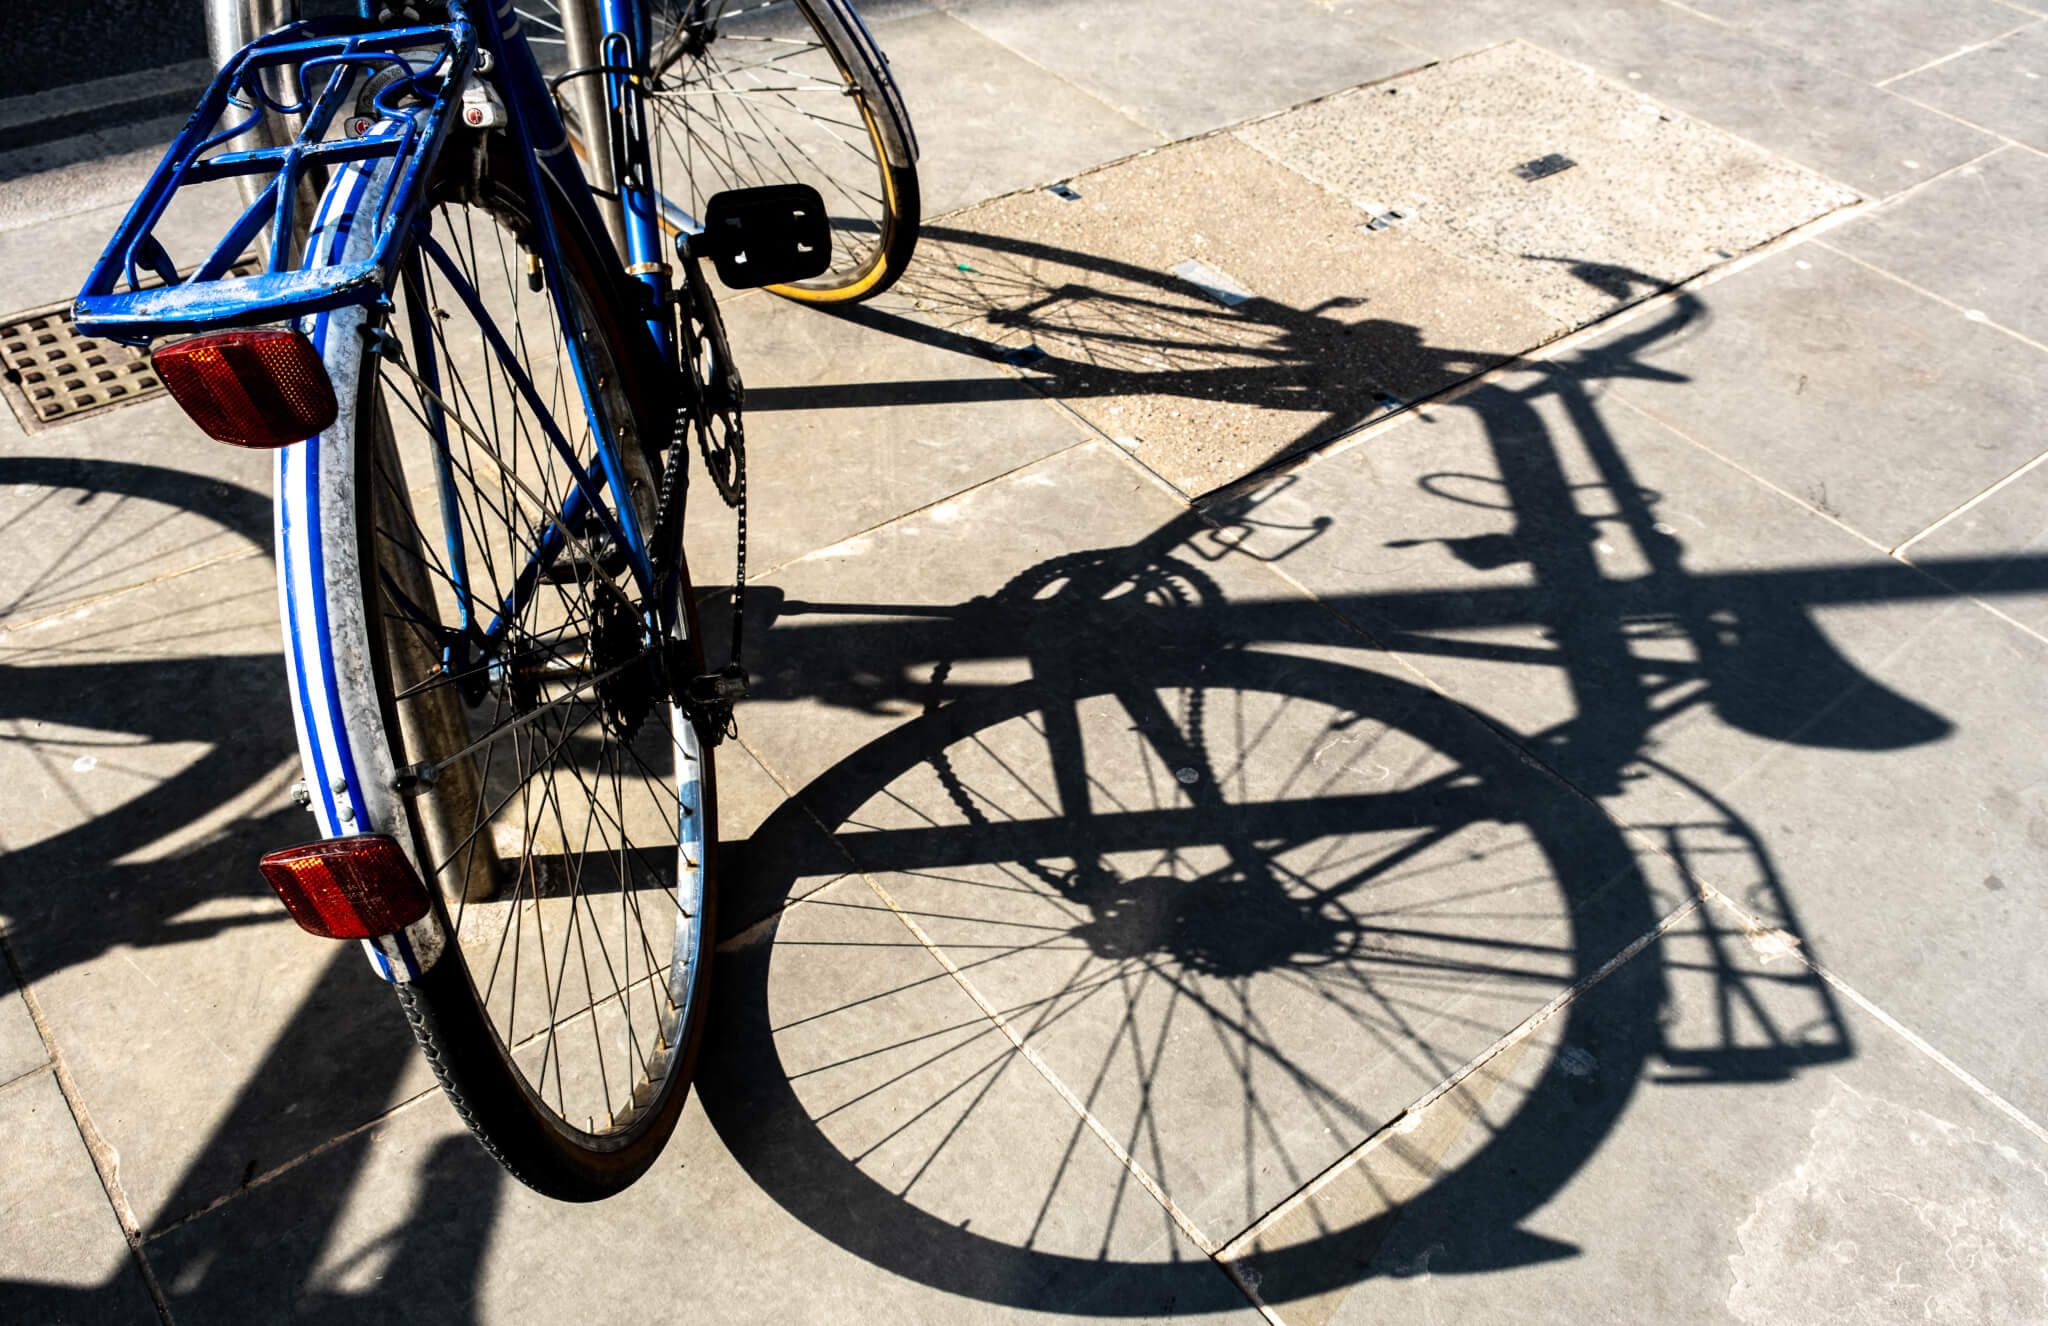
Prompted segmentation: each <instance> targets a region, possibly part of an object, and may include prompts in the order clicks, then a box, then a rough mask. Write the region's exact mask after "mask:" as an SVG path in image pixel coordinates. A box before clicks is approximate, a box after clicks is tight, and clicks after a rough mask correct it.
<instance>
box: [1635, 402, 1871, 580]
mask: <svg viewBox="0 0 2048 1326" xmlns="http://www.w3.org/2000/svg"><path fill="white" fill-rule="evenodd" d="M1601 399H1603V400H1609V401H1613V402H1614V403H1615V404H1617V405H1620V406H1621V407H1622V408H1624V409H1627V410H1631V411H1633V412H1634V413H1636V414H1639V415H1641V416H1642V417H1643V418H1645V419H1647V420H1649V421H1650V422H1651V423H1653V424H1655V425H1656V426H1657V427H1659V428H1661V429H1663V430H1664V431H1665V432H1667V433H1669V434H1671V435H1672V436H1673V437H1676V438H1678V439H1680V440H1681V441H1683V442H1685V443H1686V444H1688V445H1689V446H1692V447H1694V448H1697V449H1698V450H1700V451H1703V452H1705V453H1706V454H1707V455H1709V456H1712V457H1713V458H1714V459H1715V460H1718V461H1720V462H1721V463H1722V464H1723V465H1726V466H1727V467H1728V468H1729V469H1731V470H1734V471H1735V472H1736V473H1737V474H1739V475H1741V476H1742V477H1743V478H1745V479H1748V480H1749V481H1750V482H1751V483H1754V484H1755V485H1756V486H1757V487H1759V488H1762V489H1765V490H1767V491H1769V492H1773V493H1776V494H1777V495H1778V496H1780V497H1782V498H1784V499H1785V500H1786V501H1788V502H1791V503H1792V504H1793V505H1795V506H1797V507H1798V508H1799V509H1800V510H1802V511H1804V512H1806V513H1808V514H1809V515H1811V516H1813V517H1814V518H1815V519H1816V520H1823V521H1826V522H1827V523H1828V524H1830V525H1833V526H1834V527H1835V528H1836V529H1838V530H1841V531H1842V532H1843V533H1844V534H1847V535H1848V536H1849V537H1851V538H1853V539H1855V540H1856V541H1857V542H1858V543H1860V544H1863V545H1864V546H1865V547H1867V548H1869V549H1870V550H1871V551H1873V552H1877V553H1883V554H1885V555H1886V556H1890V553H1889V551H1888V550H1887V549H1886V548H1885V546H1884V545H1883V544H1882V543H1879V542H1878V541H1877V540H1876V539H1873V538H1871V537H1870V536H1869V535H1868V534H1865V533H1864V532H1863V531H1862V530H1860V529H1857V528H1856V527H1855V526H1854V525H1851V524H1849V523H1848V522H1847V521H1845V520H1843V519H1842V518H1841V517H1840V516H1837V515H1833V514H1831V513H1829V512H1827V511H1823V510H1822V509H1821V508H1820V507H1818V506H1816V505H1814V504H1813V502H1811V501H1809V500H1807V499H1806V498H1803V497H1801V496H1799V494H1797V493H1795V492H1792V491H1791V490H1790V489H1788V488H1785V487H1782V486H1781V485H1779V484H1777V483H1774V482H1773V481H1771V480H1770V479H1768V478H1765V477H1764V476H1763V475H1761V474H1758V473H1757V472H1756V471H1754V470H1752V469H1750V468H1749V467H1747V466H1746V465H1744V464H1742V462H1740V461H1738V460H1735V459H1733V458H1731V457H1729V456H1725V455H1723V454H1722V453H1721V452H1719V451H1717V450H1715V449H1714V448H1713V447H1711V446H1709V445H1707V444H1706V443H1705V442H1702V441H1701V440H1700V439H1699V438H1697V437H1694V436H1693V435H1692V434H1691V433H1690V432H1688V431H1686V430H1685V429H1684V428H1681V427H1680V426H1679V425H1677V424H1676V423H1673V422H1672V421H1671V420H1669V419H1666V418H1665V417H1664V416H1663V415H1661V414H1659V413H1657V412H1656V411H1655V410H1652V409H1649V408H1647V407H1646V406H1642V405H1638V404H1636V403H1635V402H1634V401H1632V400H1630V399H1629V398H1628V397H1626V396H1624V395H1622V394H1621V393H1619V392H1613V393H1610V394H1608V395H1606V396H1603V397H1602V398H1601Z"/></svg>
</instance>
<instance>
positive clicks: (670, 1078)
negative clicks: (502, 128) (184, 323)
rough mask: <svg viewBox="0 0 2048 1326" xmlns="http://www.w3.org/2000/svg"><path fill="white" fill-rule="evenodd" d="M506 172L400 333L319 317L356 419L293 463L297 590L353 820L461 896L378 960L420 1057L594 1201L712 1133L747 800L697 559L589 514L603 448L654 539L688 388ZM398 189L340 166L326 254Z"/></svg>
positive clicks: (303, 704)
mask: <svg viewBox="0 0 2048 1326" xmlns="http://www.w3.org/2000/svg"><path fill="white" fill-rule="evenodd" d="M508 177H510V178H517V175H516V172H496V173H491V172H487V173H486V174H485V175H484V177H483V181H482V183H481V185H480V186H478V189H477V192H476V193H475V195H474V196H472V197H470V198H468V199H467V200H466V203H446V204H443V205H442V206H440V207H439V208H437V209H436V211H435V213H434V214H433V218H432V229H431V235H430V236H429V237H428V238H427V239H425V240H423V241H422V243H421V246H420V249H419V251H418V252H416V253H415V254H414V255H413V256H412V257H411V258H410V259H409V260H408V266H407V270H406V274H405V279H404V281H403V282H402V285H401V288H400V290H399V292H398V293H397V295H396V298H395V308H394V310H393V311H392V313H391V314H390V317H389V321H388V324H387V325H385V326H383V327H378V326H376V325H374V319H372V318H369V317H366V315H365V314H364V313H363V312H362V311H361V310H345V311H342V312H338V313H334V314H330V315H326V316H325V317H323V318H321V319H319V320H318V325H317V326H316V328H315V333H316V335H315V340H316V343H317V344H319V345H320V347H321V350H322V354H323V357H324V358H325V360H326V362H327V366H328V371H329V373H330V375H331V376H332V378H333V381H334V382H335V384H336V387H337V393H336V394H337V396H338V397H339V398H340V399H341V400H342V401H343V412H342V417H341V418H340V419H339V420H338V421H337V423H336V425H335V427H334V428H333V429H331V430H329V432H328V433H327V434H323V435H322V436H321V437H319V438H317V439H315V440H314V441H312V442H310V443H308V444H306V445H305V446H304V447H299V448H291V449H289V450H288V451H286V452H285V453H282V459H281V461H280V471H279V494H280V513H281V517H282V519H281V523H280V532H281V538H280V545H281V551H282V556H281V558H280V578H281V583H282V586H283V589H284V598H285V604H286V625H287V639H288V641H289V642H290V645H291V649H292V659H291V662H292V665H293V667H292V672H293V679H294V697H295V700H296V702H297V703H296V710H297V713H298V715H299V721H300V726H301V733H302V750H303V752H304V753H305V756H306V766H307V770H308V774H309V786H310V787H311V788H313V789H314V790H315V793H316V809H317V810H318V811H319V812H320V813H321V817H322V822H323V827H325V828H326V830H327V832H329V833H330V834H332V833H350V832H366V831H378V832H387V833H391V834H393V835H394V836H396V837H398V838H399V840H400V841H401V843H402V844H404V845H405V846H407V847H408V848H409V850H410V851H411V853H412V856H413V859H414V861H415V862H416V863H417V864H418V865H419V866H420V868H421V874H422V876H423V877H424V878H426V879H428V880H431V881H435V882H436V883H437V884H438V886H439V887H438V888H437V889H436V890H435V892H436V894H437V896H436V909H435V913H434V915H433V916H432V917H430V918H429V921H428V922H422V923H421V924H422V926H426V927H427V928H426V929H425V930H424V931H422V930H421V929H420V927H414V929H413V930H412V931H409V932H407V934H406V935H405V936H403V941H404V942H403V943H397V944H395V945H382V946H379V947H380V950H381V957H382V959H383V965H384V966H385V967H386V968H387V974H388V975H389V976H390V977H391V978H392V979H393V980H394V981H395V982H396V989H397V992H398V996H399V1000H400V1002H401V1004H402V1005H403V1006H404V1009H405V1012H406V1015H407V1017H408V1019H409V1020H410V1022H411V1024H412V1026H413V1029H414V1032H415V1033H416V1035H417V1037H418V1039H419V1042H420V1044H421V1047H422V1049H423V1050H424V1051H425V1052H426V1055H427V1057H428V1059H429V1061H430V1062H431V1063H432V1065H433V1067H434V1070H435V1072H436V1074H437V1076H438V1077H439V1079H440V1081H441V1084H442V1086H443V1087H444V1088H445V1089H446V1091H447V1094H448V1096H449V1098H450V1099H451V1101H452V1102H453V1103H454V1104H455V1106H456V1109H457V1111H458V1112H459V1113H460V1114H461V1115H462V1117H463V1119H464V1121H465V1122H466V1123H467V1124H468V1125H469V1127H470V1129H471V1130H472V1132H474V1133H475V1135H476V1136H477V1138H478V1139H479V1140H480V1141H481V1142H482V1143H483V1144H484V1146H485V1148H486V1149H487V1150H489V1151H490V1152H491V1154H492V1155H493V1156H495V1157H496V1158H497V1159H498V1160H499V1161H500V1162H501V1163H502V1164H503V1165H504V1166H505V1168H506V1169H507V1170H509V1171H510V1172H511V1173H512V1174H513V1175H514V1176H515V1177H517V1178H519V1179H520V1180H522V1181H523V1182H525V1183H527V1184H528V1185H530V1186H532V1187H533V1188H535V1189H537V1190H539V1191H541V1192H543V1193H546V1194H548V1195H549V1196H552V1197H557V1198H562V1199H567V1200H591V1199H595V1198H599V1197H604V1196H607V1195H609V1194H611V1193H613V1192H616V1191H618V1190H619V1189H620V1188H622V1187H624V1186H625V1185H626V1184H628V1183H630V1182H632V1181H633V1179H635V1178H637V1177H638V1176H639V1175H640V1174H641V1173H642V1172H644V1171H645V1169H646V1168H647V1167H648V1165H649V1164H651V1163H652V1161H653V1159H654V1157H655V1155H656V1154H657V1153H658V1151H659V1150H660V1147H661V1145H662V1143H663V1142H664V1141H665V1140H666V1139H667V1137H668V1135H669V1133H670V1132H671V1131H672V1130H673V1129H674V1127H675V1122H676V1119H677V1117H678V1116H679V1114H680V1111H681V1108H682V1103H683V1098H684V1095H685V1091H686V1087H687V1083H688V1080H689V1077H690V1073H691V1070H692V1067H693V1064H694V1058H695V1050H696V1042H697V1038H698V1032H699V1030H700V1029H701V1025H702V1021H703V1009H704V1003H705V994H706V989H707V983H708V978H709V971H710V963H709V960H708V959H709V946H710V935H711V933H712V929H711V917H712V911H713V906H714V901H715V899H714V863H713V860H712V854H713V852H714V851H715V846H716V838H715V829H714V827H713V826H714V825H715V816H716V810H715V806H716V802H715V795H714V783H713V777H712V769H711V760H710V746H711V742H710V740H709V739H708V734H706V733H705V732H703V731H701V730H700V728H699V726H698V724H697V723H696V722H695V721H694V720H693V719H692V718H691V716H690V713H689V711H688V710H687V709H686V708H685V707H684V706H683V705H681V704H678V703H676V700H675V692H676V690H677V688H676V687H674V686H671V685H670V684H669V682H668V680H667V678H668V677H669V676H671V675H680V676H683V677H688V676H694V675H696V674H697V673H700V672H701V671H702V670H703V667H702V661H701V654H700V652H699V650H698V644H697V630H696V622H695V619H694V615H693V613H692V611H691V606H690V594H689V584H688V578H687V575H686V574H683V573H682V572H681V567H680V558H681V554H680V548H673V549H669V550H666V551H664V552H661V553H659V554H657V556H658V558H659V560H660V561H661V563H662V564H664V565H674V566H676V567H677V568H678V573H677V574H676V576H675V577H674V578H673V581H672V582H671V583H670V586H669V589H668V594H669V595H670V597H669V599H668V601H667V602H656V601H652V599H651V598H650V595H649V594H648V593H647V592H645V591H644V590H642V589H640V588H637V587H636V582H635V580H634V578H633V577H632V576H631V574H630V573H629V572H627V571H626V570H625V569H624V566H623V563H624V561H625V559H624V557H623V556H622V555H621V554H622V550H621V548H620V547H619V546H618V538H617V533H616V532H612V533H607V532H606V531H607V530H613V529H614V528H615V527H616V526H623V525H625V524H627V523H628V522H626V521H624V520H623V518H622V517H617V513H614V515H615V520H614V521H612V522H604V521H601V520H599V519H597V518H585V519H582V520H571V519H565V518H563V516H562V514H561V513H562V512H563V511H564V509H565V506H566V505H567V504H568V500H569V494H570V492H571V490H572V489H573V488H574V487H575V486H576V484H577V481H576V480H575V479H573V478H572V477H571V470H570V466H569V464H568V463H567V461H566V460H565V459H564V456H563V454H562V453H563V452H564V451H567V452H569V453H571V454H573V456H574V457H575V460H576V463H577V464H578V465H579V466H581V467H582V468H583V469H584V470H585V471H586V472H588V473H590V474H593V475H595V474H600V473H601V463H600V457H599V454H598V447H597V444H596V436H597V433H598V432H599V431H602V433H604V434H605V435H608V436H609V437H611V438H612V439H613V440H614V442H615V444H616V448H617V453H618V456H619V460H620V463H621V464H622V465H623V467H624V469H625V471H626V473H627V474H628V475H629V476H631V477H630V482H629V488H630V491H631V492H632V495H633V505H634V508H635V514H636V516H637V517H638V519H639V521H640V524H641V526H642V527H643V528H644V529H647V530H653V529H654V528H655V526H656V521H655V519H654V516H655V501H656V488H657V486H658V485H657V484H656V482H655V479H654V467H655V465H656V463H658V451H657V449H656V448H655V447H654V446H652V445H650V444H649V443H650V440H651V439H655V438H658V437H661V436H663V435H664V430H663V428H662V424H663V421H664V420H666V419H667V418H668V417H669V403H668V385H667V384H668V381H669V377H670V374H669V372H668V370H667V368H666V366H665V365H663V364H662V363H660V361H659V358H658V355H657V354H656V352H655V350H654V347H653V344H652V342H651V340H649V339H648V338H646V337H645V335H644V333H640V332H639V330H638V328H637V327H635V326H634V325H633V323H634V321H635V320H636V319H637V315H635V314H632V313H629V312H627V313H622V312H621V310H624V309H629V308H630V305H627V304H625V303H624V302H623V300H622V297H621V294H620V292H617V291H616V290H615V283H617V282H618V281H619V280H620V278H618V277H617V276H616V275H614V274H611V272H610V269H608V268H607V267H606V266H605V264H604V263H603V261H602V260H601V259H600V258H599V257H598V253H599V250H598V249H597V248H596V247H595V245H594V244H593V243H592V242H591V241H590V240H589V239H588V237H586V236H583V235H582V234H580V233H579V232H578V231H577V229H576V228H575V225H574V222H573V217H572V215H571V213H570V212H569V209H568V208H567V207H566V206H565V205H561V204H557V205H556V206H554V207H552V208H550V209H549V211H550V213H551V214H552V216H553V218H554V222H553V226H554V238H555V242H556V245H557V247H558V249H559V251H560V261H559V262H557V263H556V264H555V265H554V266H553V268H552V269H551V270H544V271H542V270H536V269H535V268H532V267H529V265H528V263H527V261H526V255H528V254H531V253H533V252H534V251H535V250H536V249H539V248H541V247H543V246H540V245H539V244H537V243H536V241H537V238H538V235H537V230H536V226H537V220H536V218H537V214H538V209H536V208H535V206H534V205H533V200H532V199H530V198H528V197H526V196H524V190H523V189H521V188H519V187H517V186H515V185H508V184H507V183H505V180H506V179H507V178H508ZM380 187H381V184H380V181H379V180H378V179H377V178H376V172H375V171H365V170H362V169H361V168H356V167H351V168H349V169H347V170H345V171H344V172H342V173H341V174H340V175H339V176H338V177H337V179H336V180H335V182H334V184H333V185H332V186H331V187H330V189H329V192H328V195H327V197H326V199H325V200H324V202H323V204H322V214H321V218H320V223H319V225H318V226H317V227H316V229H315V231H314V234H313V244H314V245H315V246H316V247H317V246H321V245H328V244H341V245H346V244H348V243H352V242H357V241H355V240H353V239H351V237H350V236H351V227H350V226H349V225H348V222H349V218H350V217H351V215H352V214H353V213H354V212H355V211H356V210H357V209H358V208H360V207H369V206H374V205H375V202H376V200H377V196H378V193H379V191H380ZM357 229H360V230H363V231H367V229H368V228H367V227H362V228H357ZM529 272H533V275H532V277H531V278H529ZM565 321H566V323H567V324H568V329H569V331H568V334H567V335H566V336H565V334H564V330H563V323H564V322H565ZM578 361H580V363H579V362H578ZM579 367H580V370H581V374H582V377H583V379H584V381H586V382H587V383H589V384H592V385H591V392H592V396H593V399H594V410H593V411H591V412H586V409H585V405H584V400H583V398H582V395H581V394H580V393H579V389H578V385H577V378H578V369H579ZM590 413H595V414H596V416H597V423H596V426H595V427H593V424H592V421H591V418H590ZM599 483H600V484H601V483H602V480H601V479H600V480H599ZM593 487H595V485H593ZM606 500H607V501H609V500H610V499H609V497H608V496H607V498H606ZM678 525H679V522H671V523H669V524H668V525H666V526H665V527H666V528H670V529H675V528H677V527H678ZM656 623H660V624H672V625H667V626H666V629H657V628H656V626H655V625H654V624H656ZM428 771H431V777H422V775H423V774H426V773H428ZM407 783H410V785H411V786H410V790H409V791H401V790H399V789H400V787H401V786H403V785H405V784H407Z"/></svg>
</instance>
